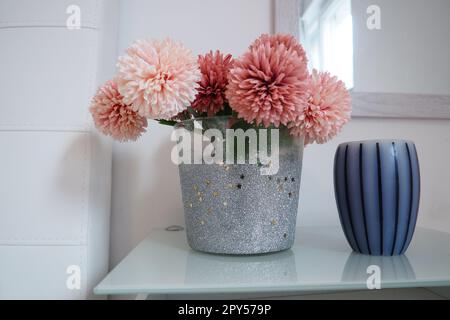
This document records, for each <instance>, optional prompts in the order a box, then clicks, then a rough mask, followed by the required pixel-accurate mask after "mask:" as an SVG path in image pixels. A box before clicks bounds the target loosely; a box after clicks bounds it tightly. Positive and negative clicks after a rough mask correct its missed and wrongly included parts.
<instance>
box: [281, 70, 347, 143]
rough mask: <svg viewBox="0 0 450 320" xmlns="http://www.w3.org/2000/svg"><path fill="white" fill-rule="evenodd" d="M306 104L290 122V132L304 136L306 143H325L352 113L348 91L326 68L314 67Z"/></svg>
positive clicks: (336, 132)
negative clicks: (322, 71)
mask: <svg viewBox="0 0 450 320" xmlns="http://www.w3.org/2000/svg"><path fill="white" fill-rule="evenodd" d="M308 91H309V97H308V104H307V106H306V108H305V109H304V110H303V112H301V113H299V115H298V117H297V119H296V120H295V121H294V122H292V123H290V124H289V128H290V133H291V134H292V135H293V136H304V137H305V144H310V143H313V142H317V143H325V142H327V141H328V140H330V139H332V138H333V137H334V136H336V135H337V134H338V133H339V132H340V131H341V129H342V126H343V125H344V124H346V123H347V122H348V121H349V120H350V117H351V102H350V94H349V92H348V91H347V89H346V88H345V84H344V83H343V82H342V81H340V80H338V79H337V78H336V77H332V76H331V75H330V74H329V73H328V72H327V73H319V72H317V70H313V72H312V74H311V76H310V84H309V89H308Z"/></svg>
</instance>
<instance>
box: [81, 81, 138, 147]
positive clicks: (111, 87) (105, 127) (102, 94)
mask: <svg viewBox="0 0 450 320" xmlns="http://www.w3.org/2000/svg"><path fill="white" fill-rule="evenodd" d="M89 110H90V112H91V114H92V118H93V119H94V123H95V126H96V127H97V128H98V129H99V130H100V131H101V132H102V133H103V134H105V135H109V136H111V137H112V138H114V139H116V140H119V141H127V140H136V139H137V138H138V137H140V136H141V134H142V133H143V132H145V128H146V127H147V119H146V118H145V117H143V116H140V115H139V114H138V113H137V112H136V111H133V110H132V109H131V107H130V106H128V105H126V104H124V102H123V98H122V96H121V95H120V93H119V91H118V90H117V85H116V84H115V83H114V82H113V81H108V82H106V84H104V85H103V86H102V87H100V88H99V89H98V91H97V93H96V94H95V96H94V98H93V99H92V102H91V106H90V108H89Z"/></svg>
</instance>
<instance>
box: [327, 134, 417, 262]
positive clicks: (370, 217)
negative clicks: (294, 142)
mask: <svg viewBox="0 0 450 320" xmlns="http://www.w3.org/2000/svg"><path fill="white" fill-rule="evenodd" d="M334 189H335V196H336V202H337V206H338V211H339V217H340V220H341V224H342V228H343V229H344V233H345V236H346V238H347V241H348V243H349V244H350V246H351V247H352V249H353V250H354V251H357V252H360V253H363V254H370V255H383V256H392V255H399V254H403V253H404V252H405V251H406V249H407V248H408V245H409V243H410V242H411V239H412V236H413V233H414V229H415V225H416V221H417V212H418V209H419V199H420V170H419V161H418V158H417V152H416V147H415V145H414V143H413V142H410V141H403V140H379V141H362V142H350V143H344V144H341V145H340V146H339V147H338V149H337V151H336V156H335V160H334Z"/></svg>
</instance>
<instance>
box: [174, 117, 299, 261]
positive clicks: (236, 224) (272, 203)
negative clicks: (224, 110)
mask: <svg viewBox="0 0 450 320" xmlns="http://www.w3.org/2000/svg"><path fill="white" fill-rule="evenodd" d="M243 127H245V124H243V122H242V121H237V120H236V119H234V118H231V117H214V118H204V119H197V120H186V121H183V122H182V123H180V124H178V125H177V126H176V127H175V128H176V129H179V128H184V129H187V130H186V132H189V133H190V135H191V138H192V139H191V142H192V141H194V139H195V138H194V136H195V135H196V134H198V133H199V132H200V133H204V132H205V131H206V130H207V129H217V130H219V131H220V132H222V133H223V136H224V139H223V149H224V153H223V154H224V155H226V154H227V152H229V151H230V150H227V145H228V144H227V141H226V140H227V139H226V130H227V129H237V128H243ZM194 128H196V129H197V132H196V133H195V132H194V131H195V130H194ZM246 128H248V125H247V127H246ZM246 128H243V129H244V130H245V129H246ZM199 130H200V131H199ZM257 132H259V130H258V129H257ZM270 135H271V134H270V133H269V134H268V136H270ZM180 140H182V139H180ZM197 141H198V140H197ZM216 142H217V141H216ZM208 143H210V141H208ZM217 143H218V142H217ZM204 144H205V142H203V146H204ZM268 145H269V148H271V146H272V142H271V140H269V142H268ZM246 146H247V147H248V144H247V145H246ZM228 149H230V147H229V148H228ZM246 150H248V148H246ZM184 152H186V151H184ZM189 152H192V153H193V152H194V151H193V150H189ZM259 152H260V150H259V149H258V150H257V151H256V153H259ZM181 153H182V152H181ZM246 156H247V158H246V159H247V160H248V152H247V155H246ZM274 156H276V155H275V154H274V153H272V154H271V157H274ZM224 158H225V159H224V162H218V163H214V164H205V163H202V164H185V163H181V164H179V174H180V184H181V191H182V198H183V206H184V213H185V220H186V233H187V241H188V244H189V245H190V246H191V248H193V249H195V250H199V251H203V252H209V253H219V254H242V255H248V254H261V253H268V252H277V251H281V250H286V249H289V248H290V247H292V244H293V242H294V238H295V225H296V220H297V210H298V200H299V190H300V177H301V168H302V158H303V139H298V138H293V137H291V136H290V135H289V133H288V132H287V130H285V129H284V130H283V129H280V130H279V152H278V159H279V160H278V162H279V169H278V172H276V173H275V174H272V175H263V174H262V173H261V169H262V168H264V167H267V166H270V165H271V164H270V163H269V164H267V163H265V164H261V163H260V162H259V161H258V162H257V163H256V164H249V163H248V161H247V162H246V163H245V164H227V161H225V160H226V156H224Z"/></svg>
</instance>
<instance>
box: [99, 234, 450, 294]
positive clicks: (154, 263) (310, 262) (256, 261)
mask: <svg viewBox="0 0 450 320" xmlns="http://www.w3.org/2000/svg"><path fill="white" fill-rule="evenodd" d="M370 266H371V267H370ZM369 267H370V268H369ZM368 268H369V269H368ZM377 268H379V270H380V272H381V273H380V277H379V279H381V282H380V284H381V288H413V287H447V286H450V234H448V233H443V232H437V231H432V230H427V229H420V228H418V229H417V230H416V233H415V235H414V238H413V241H412V243H411V246H410V247H409V249H408V251H407V252H406V255H403V256H397V257H374V256H365V255H360V254H356V253H352V251H351V249H350V247H349V246H348V245H347V243H346V241H345V238H344V235H343V232H342V230H341V229H340V228H339V227H303V228H298V229H297V233H296V241H295V244H294V246H293V247H292V248H291V249H290V250H287V251H283V252H279V253H273V254H266V255H257V256H223V255H212V254H207V253H201V252H197V251H194V250H192V249H190V248H189V246H188V245H187V243H186V234H185V232H184V231H178V232H174V231H165V230H153V231H152V232H151V233H150V235H149V236H148V237H147V238H146V239H145V240H144V241H142V242H141V243H140V244H139V245H138V246H137V247H136V248H135V249H134V250H133V251H131V252H130V253H129V254H128V256H127V257H126V258H125V259H124V260H123V261H122V262H120V263H119V264H118V265H117V266H116V267H115V268H114V269H113V270H112V271H111V272H110V273H109V274H108V275H107V276H106V277H105V279H103V281H101V283H100V284H99V285H98V286H97V287H96V288H95V289H94V292H95V294H98V295H125V294H135V295H138V297H140V298H146V297H147V295H159V294H164V295H165V294H206V293H208V294H209V293H241V294H242V293H255V294H258V293H281V292H283V293H294V292H295V293H313V292H331V291H332V292H336V291H344V290H360V289H368V286H367V280H368V278H369V277H370V278H371V279H372V280H373V279H375V280H376V278H377V275H374V274H373V273H372V272H373V270H377ZM368 271H369V273H368ZM370 284H374V282H370Z"/></svg>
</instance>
